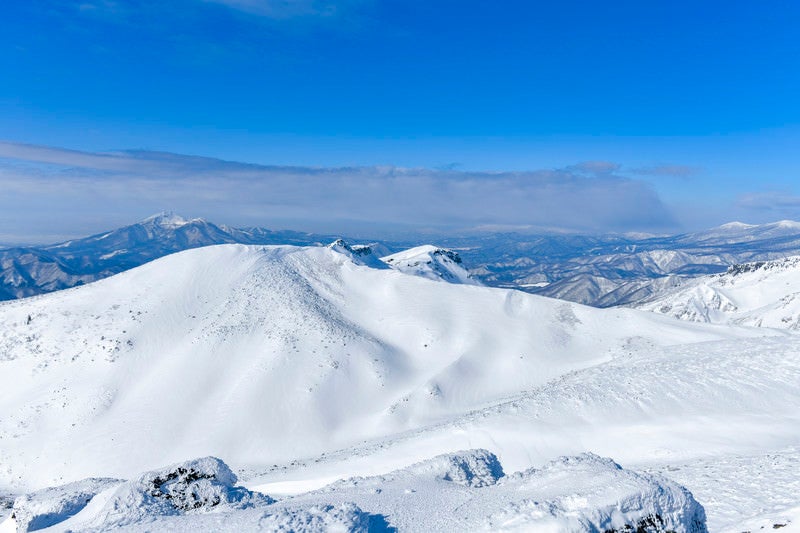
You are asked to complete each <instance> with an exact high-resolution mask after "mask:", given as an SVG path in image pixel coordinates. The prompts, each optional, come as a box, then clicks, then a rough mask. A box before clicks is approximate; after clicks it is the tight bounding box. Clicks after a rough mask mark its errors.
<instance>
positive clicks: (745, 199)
mask: <svg viewBox="0 0 800 533" xmlns="http://www.w3.org/2000/svg"><path fill="white" fill-rule="evenodd" d="M736 205H737V206H738V207H742V208H745V209H751V210H755V211H771V212H774V213H776V214H778V215H781V216H793V217H798V216H800V196H797V195H793V194H791V193H789V192H786V191H767V192H754V193H746V194H742V195H740V196H739V198H738V199H737V201H736Z"/></svg>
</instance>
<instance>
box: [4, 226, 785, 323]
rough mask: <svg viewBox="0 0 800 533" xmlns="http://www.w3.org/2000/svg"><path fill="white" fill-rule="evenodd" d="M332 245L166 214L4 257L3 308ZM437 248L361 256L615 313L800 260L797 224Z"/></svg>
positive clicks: (471, 241)
mask: <svg viewBox="0 0 800 533" xmlns="http://www.w3.org/2000/svg"><path fill="white" fill-rule="evenodd" d="M334 238H335V237H333V236H320V235H312V234H305V233H299V232H291V231H271V230H267V229H263V228H240V229H237V228H230V227H228V226H222V225H215V224H212V223H210V222H207V221H204V220H202V219H191V220H189V219H184V218H182V217H179V216H177V215H174V214H170V213H163V214H160V215H156V216H153V217H150V218H148V219H145V220H143V221H142V222H140V223H137V224H133V225H131V226H126V227H124V228H120V229H118V230H114V231H109V232H105V233H101V234H98V235H94V236H91V237H87V238H85V239H76V240H72V241H68V242H65V243H60V244H56V245H52V246H45V247H27V248H25V247H15V248H6V249H0V300H6V299H13V298H19V297H25V296H31V295H35V294H41V293H44V292H51V291H54V290H59V289H63V288H67V287H72V286H75V285H80V284H84V283H88V282H90V281H94V280H96V279H101V278H104V277H107V276H109V275H112V274H115V273H118V272H122V271H124V270H127V269H129V268H133V267H135V266H138V265H141V264H144V263H146V262H147V261H151V260H153V259H156V258H158V257H162V256H164V255H166V254H169V253H173V252H177V251H181V250H185V249H189V248H195V247H200V246H207V245H211V244H225V243H241V244H293V245H310V244H315V245H321V244H323V243H326V242H330V241H332V240H333V239H334ZM437 241H438V243H439V244H441V245H442V246H443V247H445V248H443V249H442V250H443V251H442V253H439V254H437V253H435V249H434V250H427V249H425V248H424V247H419V244H420V243H419V242H417V241H404V242H373V243H371V244H370V245H367V246H366V248H365V249H367V248H368V249H369V250H371V253H372V255H373V256H374V257H375V258H380V257H386V256H389V257H391V256H392V255H393V252H397V251H398V250H407V249H409V248H410V249H411V250H408V251H406V252H405V253H404V254H403V253H401V255H400V256H398V259H397V260H396V265H405V266H403V268H405V269H406V270H408V271H416V272H417V274H422V273H423V272H424V275H428V276H433V277H435V278H437V279H444V280H451V281H458V282H461V283H465V282H466V283H481V284H484V285H489V286H499V287H509V288H517V289H520V290H524V291H526V292H531V293H535V294H541V295H543V296H550V297H553V298H559V299H564V300H569V301H575V302H579V303H585V304H589V305H593V306H597V307H612V306H618V305H636V304H637V303H640V302H643V301H645V300H648V299H651V298H653V297H654V296H655V295H656V294H658V293H659V292H660V291H661V290H663V289H665V288H669V287H672V286H675V285H678V284H680V283H681V282H682V281H683V280H685V279H687V278H692V277H697V276H702V275H707V274H716V273H721V272H724V271H725V270H726V269H727V268H728V267H729V266H730V265H733V264H737V263H742V262H748V261H762V260H771V259H779V258H784V257H787V256H790V255H797V254H800V223H797V222H791V221H781V222H776V223H773V224H764V225H760V226H756V225H747V224H742V223H730V224H725V225H723V226H720V227H718V228H714V229H712V230H708V231H704V232H697V233H691V234H683V235H676V236H661V237H654V236H648V235H633V234H625V235H606V236H580V235H568V234H555V235H524V234H488V235H487V234H473V235H469V236H467V237H460V238H452V237H450V238H445V237H441V238H438V239H437ZM355 248H359V247H358V246H354V249H355ZM414 254H419V257H414ZM448 254H450V256H452V257H455V258H457V259H460V258H463V260H464V262H463V263H458V262H457V260H456V259H452V258H451V257H450V256H449V255H448ZM429 256H430V257H429ZM403 257H405V259H402V258H403ZM429 261H430V263H429ZM429 267H430V268H429ZM462 269H465V270H467V271H468V274H464V272H463V271H462Z"/></svg>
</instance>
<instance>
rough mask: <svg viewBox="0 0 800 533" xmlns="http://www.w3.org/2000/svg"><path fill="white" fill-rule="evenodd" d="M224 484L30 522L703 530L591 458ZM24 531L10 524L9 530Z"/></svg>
mask: <svg viewBox="0 0 800 533" xmlns="http://www.w3.org/2000/svg"><path fill="white" fill-rule="evenodd" d="M87 481H88V480H87ZM235 483H236V479H235V476H233V474H232V473H231V472H230V470H229V469H228V468H227V466H226V465H225V464H224V463H223V462H221V461H220V460H218V459H214V458H205V459H197V460H193V461H187V462H185V463H182V464H177V465H173V466H170V467H167V468H162V469H159V470H157V471H153V472H147V473H144V474H141V475H139V476H138V477H137V478H136V479H135V480H133V481H129V482H116V486H113V485H112V486H111V487H110V488H107V489H106V490H105V491H104V492H102V493H101V494H96V492H97V491H95V493H93V494H90V495H88V497H87V498H84V499H86V501H82V503H83V505H82V507H81V508H80V509H79V512H72V513H71V514H69V515H66V514H65V515H62V516H60V517H59V518H60V520H56V521H51V522H50V523H49V524H44V523H42V524H41V525H42V526H52V527H51V529H48V530H47V531H51V532H54V531H108V530H112V529H113V530H116V529H120V528H122V529H124V530H126V531H152V530H158V531H286V532H289V531H292V532H319V531H348V532H367V531H372V532H381V531H401V532H405V531H429V532H446V531H489V530H490V531H530V530H536V531H539V530H553V531H605V532H610V531H615V532H617V531H618V532H622V531H647V532H651V533H657V532H666V531H672V532H676V533H704V532H705V531H706V527H705V514H704V510H703V507H702V506H701V505H700V504H698V503H697V502H696V501H695V500H694V498H693V497H692V495H691V493H689V492H688V491H687V490H686V489H685V488H683V487H681V486H679V485H677V484H676V483H674V482H672V481H669V480H667V479H665V478H663V477H660V476H655V475H651V474H643V473H637V472H631V471H629V470H625V469H623V468H622V467H620V466H619V465H618V464H616V463H614V462H613V461H612V460H610V459H604V458H601V457H598V456H596V455H593V454H582V455H579V456H575V457H561V458H558V459H556V460H554V461H551V462H549V463H547V464H546V465H544V466H543V467H542V468H538V469H528V470H525V471H522V472H517V473H514V474H511V475H509V476H505V475H504V474H503V468H502V466H501V465H500V462H499V461H498V459H497V457H495V456H494V454H492V453H490V452H488V451H486V450H468V451H461V452H457V453H451V454H447V455H443V456H438V457H434V458H432V459H428V460H426V461H422V462H421V463H418V464H415V465H412V466H410V467H407V468H403V469H400V470H396V471H393V472H389V473H387V474H383V475H379V476H372V477H362V478H350V479H346V480H342V481H339V482H337V483H334V484H332V485H329V486H327V487H325V488H323V489H321V490H317V491H311V492H308V493H306V494H299V495H296V496H293V497H288V498H284V499H283V500H279V501H275V500H273V499H272V498H270V497H268V496H266V495H263V494H258V493H256V492H252V491H248V490H246V489H244V488H242V487H237V486H235ZM93 486H97V484H95V485H93ZM23 499H24V498H21V499H20V500H19V501H21V500H23ZM32 499H33V496H32V497H28V499H26V500H25V501H31V500H32ZM51 499H56V498H55V497H54V495H53V496H51ZM8 524H12V522H9V523H8ZM8 524H6V525H8ZM29 524H32V523H29V522H24V523H23V522H21V521H20V520H19V518H17V521H16V526H17V527H18V528H19V531H26V530H28V529H25V526H26V525H29ZM34 529H40V528H31V529H29V530H30V531H33V530H34Z"/></svg>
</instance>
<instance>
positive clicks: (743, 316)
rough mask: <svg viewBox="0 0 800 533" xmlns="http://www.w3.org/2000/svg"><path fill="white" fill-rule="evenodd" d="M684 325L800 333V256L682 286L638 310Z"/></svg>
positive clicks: (736, 267) (743, 267) (739, 268)
mask: <svg viewBox="0 0 800 533" xmlns="http://www.w3.org/2000/svg"><path fill="white" fill-rule="evenodd" d="M637 307H639V308H640V309H644V310H648V311H654V312H657V313H662V314H666V315H671V316H674V317H676V318H680V319H682V320H691V321H696V322H708V323H715V324H724V323H730V324H741V325H748V326H757V327H770V328H782V329H788V330H792V331H797V330H800V256H796V257H789V258H786V259H782V260H775V261H761V262H756V263H745V264H742V265H734V266H732V267H730V268H729V269H728V271H727V272H725V273H723V274H717V275H713V276H701V277H698V278H691V279H685V280H682V282H681V284H680V285H678V286H677V287H675V288H672V289H669V290H667V291H665V292H664V293H663V294H661V295H660V296H659V297H658V298H656V299H653V300H651V301H649V302H647V303H645V304H642V305H639V306H637Z"/></svg>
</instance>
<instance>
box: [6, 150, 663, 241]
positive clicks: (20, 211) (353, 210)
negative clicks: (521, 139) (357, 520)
mask: <svg viewBox="0 0 800 533" xmlns="http://www.w3.org/2000/svg"><path fill="white" fill-rule="evenodd" d="M0 158H2V159H0V188H2V189H3V190H4V191H5V194H3V195H2V198H0V212H2V214H0V240H6V241H8V240H9V239H10V238H13V239H15V240H21V239H29V240H43V239H46V238H47V237H48V236H53V237H55V236H56V234H59V232H62V233H63V234H74V235H80V234H82V233H85V232H87V231H92V230H96V231H102V230H104V229H107V228H108V227H110V226H113V225H117V224H124V223H130V222H133V221H135V220H137V219H139V218H143V217H145V216H147V215H149V214H152V213H154V212H157V211H161V210H173V211H176V212H179V213H182V214H184V215H186V216H202V217H205V218H208V219H210V220H212V221H217V222H220V223H226V224H230V225H263V226H270V227H274V228H278V227H280V228H289V229H300V230H307V231H317V232H326V233H337V232H338V233H358V234H362V235H365V234H369V233H370V232H372V233H373V234H374V235H375V236H380V235H379V234H381V233H385V232H387V231H395V232H396V231H406V232H415V231H456V230H457V231H464V230H468V229H470V228H478V227H535V228H552V229H561V230H574V231H583V232H606V231H634V230H636V231H638V230H643V231H644V230H646V231H651V230H665V229H671V228H673V227H674V226H675V220H674V218H673V217H672V215H671V213H670V212H669V210H668V209H667V208H666V207H665V206H664V204H663V203H662V202H661V200H660V199H659V197H658V196H657V194H656V193H655V192H654V191H653V190H652V188H650V186H648V185H647V184H646V183H645V182H643V181H640V180H636V179H631V178H628V177H625V176H621V175H619V174H618V173H617V170H618V169H619V166H618V165H614V164H611V163H602V162H590V163H579V164H577V165H574V166H572V167H568V168H564V169H547V170H536V171H530V172H501V173H489V172H465V171H456V170H434V169H410V168H397V167H377V166H374V167H353V168H315V167H280V166H264V165H253V164H245V163H236V162H229V161H222V160H218V159H211V158H205V157H197V156H185V155H178V154H170V153H161V152H146V151H124V152H115V153H90V152H79V151H72V150H64V149H59V148H52V147H45V146H35V145H23V144H17V143H7V142H6V143H3V142H0Z"/></svg>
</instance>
